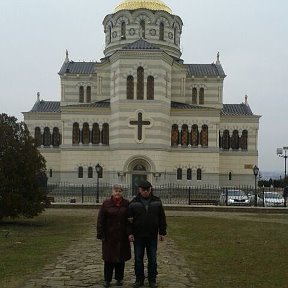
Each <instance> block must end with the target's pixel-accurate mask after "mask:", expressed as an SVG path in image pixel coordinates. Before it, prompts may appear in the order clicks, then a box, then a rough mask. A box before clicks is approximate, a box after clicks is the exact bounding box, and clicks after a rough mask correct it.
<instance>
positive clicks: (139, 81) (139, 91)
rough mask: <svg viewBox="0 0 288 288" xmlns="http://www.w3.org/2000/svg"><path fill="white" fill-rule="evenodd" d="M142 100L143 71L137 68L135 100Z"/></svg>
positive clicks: (141, 68)
mask: <svg viewBox="0 0 288 288" xmlns="http://www.w3.org/2000/svg"><path fill="white" fill-rule="evenodd" d="M143 99H144V69H143V67H138V69H137V100H143Z"/></svg>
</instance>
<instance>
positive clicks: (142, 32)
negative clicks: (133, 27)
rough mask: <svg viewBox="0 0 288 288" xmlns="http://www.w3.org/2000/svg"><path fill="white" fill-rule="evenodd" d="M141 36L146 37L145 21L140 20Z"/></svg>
mask: <svg viewBox="0 0 288 288" xmlns="http://www.w3.org/2000/svg"><path fill="white" fill-rule="evenodd" d="M140 37H142V38H145V21H144V20H141V22H140Z"/></svg>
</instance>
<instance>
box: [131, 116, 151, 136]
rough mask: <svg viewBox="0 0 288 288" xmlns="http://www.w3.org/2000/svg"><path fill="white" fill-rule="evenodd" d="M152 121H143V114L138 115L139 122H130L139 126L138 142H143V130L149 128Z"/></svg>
mask: <svg viewBox="0 0 288 288" xmlns="http://www.w3.org/2000/svg"><path fill="white" fill-rule="evenodd" d="M150 123H151V122H150V121H143V120H142V113H138V120H137V121H130V125H137V126H138V140H139V141H141V140H142V128H143V126H149V125H150Z"/></svg>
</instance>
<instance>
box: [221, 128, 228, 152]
mask: <svg viewBox="0 0 288 288" xmlns="http://www.w3.org/2000/svg"><path fill="white" fill-rule="evenodd" d="M222 148H223V149H224V150H229V148H230V135H229V130H224V132H223V138H222Z"/></svg>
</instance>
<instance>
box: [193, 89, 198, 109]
mask: <svg viewBox="0 0 288 288" xmlns="http://www.w3.org/2000/svg"><path fill="white" fill-rule="evenodd" d="M192 104H194V105H195V104H197V89H196V88H195V87H194V88H193V89H192Z"/></svg>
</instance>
